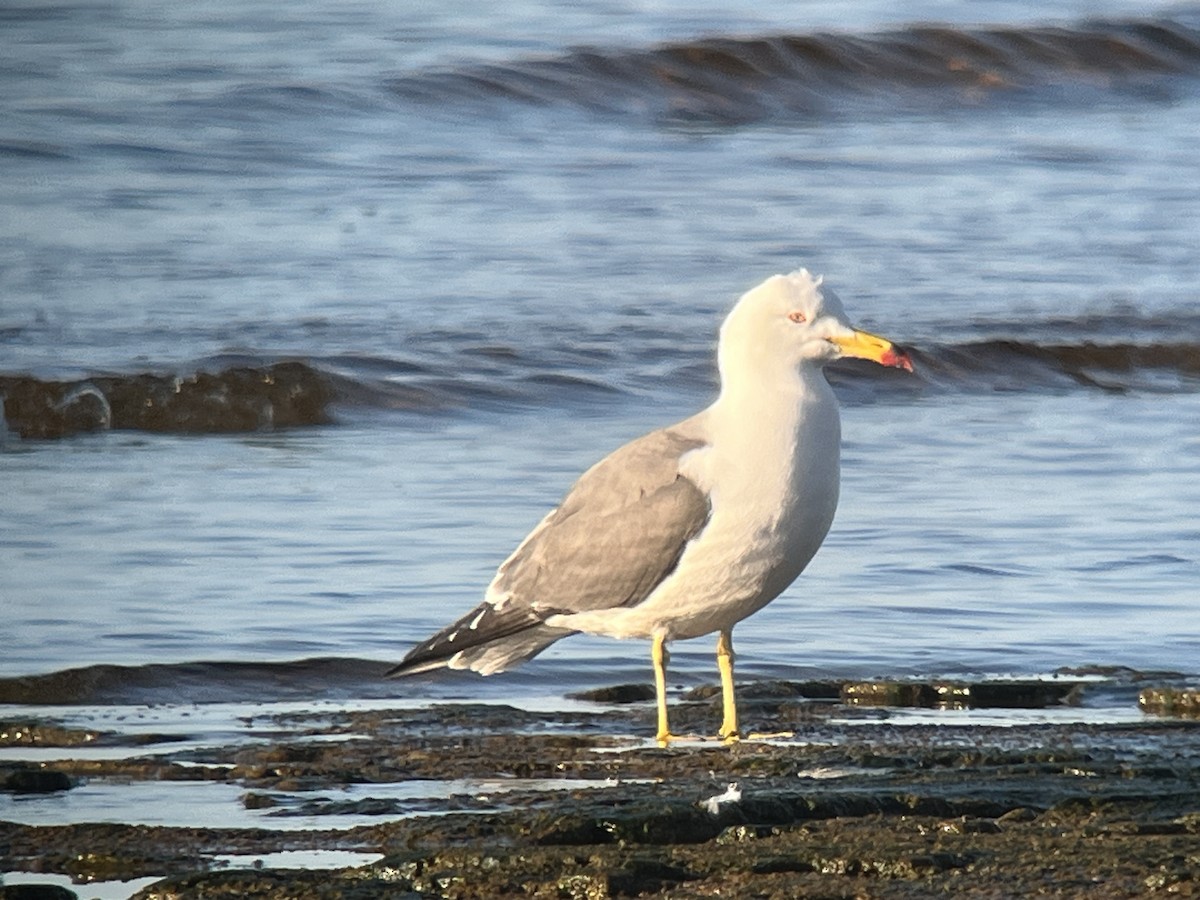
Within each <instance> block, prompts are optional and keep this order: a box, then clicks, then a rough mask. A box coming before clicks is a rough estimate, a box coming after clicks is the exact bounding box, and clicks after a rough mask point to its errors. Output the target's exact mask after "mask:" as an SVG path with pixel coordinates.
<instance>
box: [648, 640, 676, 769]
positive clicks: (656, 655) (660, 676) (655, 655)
mask: <svg viewBox="0 0 1200 900" xmlns="http://www.w3.org/2000/svg"><path fill="white" fill-rule="evenodd" d="M650 658H651V659H652V660H654V690H655V693H656V695H657V697H658V735H657V737H656V740H657V741H658V743H659V745H660V746H663V747H665V746H667V742H668V741H670V740H671V738H672V734H671V729H670V728H668V727H667V662H668V660H670V658H671V654H670V653H668V652H667V642H666V639H665V638H664V637H662V635H656V636H655V638H654V643H653V644H652V645H651V647H650Z"/></svg>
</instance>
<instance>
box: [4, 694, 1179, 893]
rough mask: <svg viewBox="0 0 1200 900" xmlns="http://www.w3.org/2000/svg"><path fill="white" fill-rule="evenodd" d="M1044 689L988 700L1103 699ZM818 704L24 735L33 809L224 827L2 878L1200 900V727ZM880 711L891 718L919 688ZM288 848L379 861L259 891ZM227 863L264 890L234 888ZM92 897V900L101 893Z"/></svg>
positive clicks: (396, 715)
mask: <svg viewBox="0 0 1200 900" xmlns="http://www.w3.org/2000/svg"><path fill="white" fill-rule="evenodd" d="M1037 684H1038V683H1034V682H1023V683H1017V682H1014V683H1012V686H1011V688H1010V689H1008V690H1007V691H1001V692H1000V694H1003V696H997V689H996V688H995V686H993V687H992V688H991V690H992V694H993V696H992V698H991V699H992V701H997V700H999V701H1002V702H1001V704H1000V705H1001V707H1003V703H1005V702H1007V703H1015V702H1017V701H1018V700H1020V701H1021V702H1022V704H1023V705H1022V708H1023V709H1029V708H1041V707H1039V706H1037V705H1036V704H1041V705H1043V706H1045V708H1047V709H1051V710H1052V709H1054V708H1056V706H1055V705H1056V704H1060V703H1062V702H1063V701H1067V702H1078V698H1079V693H1080V692H1081V691H1082V692H1083V693H1084V694H1086V692H1087V691H1088V690H1090V689H1092V686H1089V685H1086V684H1085V685H1083V686H1082V687H1080V686H1079V684H1080V683H1065V682H1064V683H1062V684H1055V683H1050V684H1051V688H1052V690H1051V692H1050V693H1049V694H1045V695H1044V696H1040V699H1039V696H1032V695H1031V694H1030V691H1032V690H1034V687H1035V686H1036V685H1037ZM1045 684H1046V683H1045V682H1042V683H1041V687H1039V688H1038V689H1037V690H1040V691H1042V692H1043V693H1044V692H1045V690H1046V688H1045ZM827 687H828V686H826V688H827ZM822 689H823V688H822V687H821V686H820V685H814V684H799V683H791V682H758V683H749V684H744V685H740V686H739V696H740V697H741V699H742V706H743V712H744V720H745V722H746V724H747V725H748V726H749V727H750V728H751V729H753V730H755V731H761V732H792V736H790V737H780V738H777V739H767V740H743V741H741V742H739V743H736V744H732V745H724V744H722V743H720V742H718V741H716V740H696V741H683V742H680V743H678V744H672V745H671V747H669V748H666V749H662V748H659V747H657V746H655V745H654V744H653V742H652V741H650V740H648V739H646V738H644V737H632V736H631V735H648V734H650V733H651V732H652V730H653V715H654V711H653V706H652V704H647V703H646V702H645V701H644V700H642V699H641V697H642V692H643V691H644V688H642V687H641V686H619V687H615V688H608V689H602V690H600V691H594V692H588V694H587V695H586V696H583V697H581V698H579V699H580V700H581V701H586V704H585V703H580V704H579V706H580V708H578V709H571V710H559V711H553V710H551V711H529V710H521V709H517V708H515V707H508V706H504V705H500V704H492V703H489V704H479V703H443V704H433V705H430V706H427V707H423V708H420V709H372V710H365V711H355V710H345V711H339V712H328V711H312V712H287V713H272V714H267V715H265V716H264V717H263V721H262V722H261V723H259V724H260V725H261V726H262V728H263V730H262V731H261V732H259V733H258V734H257V736H256V738H255V739H254V740H252V741H234V742H231V743H228V744H219V743H216V742H213V743H211V744H210V745H207V746H199V747H198V746H196V745H195V744H194V743H189V742H188V741H186V740H182V739H181V736H180V735H178V734H174V735H157V736H156V735H149V736H147V735H144V734H143V735H141V736H140V737H139V738H138V739H139V740H140V741H141V743H142V746H140V747H139V746H134V745H132V744H130V743H126V744H125V745H124V746H123V747H122V745H121V741H122V740H125V741H129V740H131V739H132V736H130V735H126V736H124V737H122V736H121V735H113V734H111V733H105V732H98V731H88V730H86V729H74V728H67V727H63V726H61V725H59V724H57V723H55V722H54V721H53V720H50V719H42V720H39V721H27V722H24V723H22V724H19V725H18V726H17V727H19V728H22V729H24V731H23V732H18V731H15V730H14V723H12V722H8V723H5V725H6V727H5V728H3V729H0V731H4V733H5V737H6V745H7V746H9V747H13V746H16V745H17V743H19V741H20V740H22V739H23V740H24V741H25V744H21V746H29V747H31V748H32V747H39V748H41V749H40V750H39V754H38V755H42V756H45V755H47V751H49V750H52V749H53V748H59V749H61V754H54V753H49V755H53V756H55V758H54V759H53V760H52V761H51V760H48V759H47V760H45V761H42V762H38V763H18V762H11V761H10V762H6V763H0V782H4V783H5V784H6V785H7V786H8V791H9V792H10V793H12V792H13V791H14V790H21V791H23V794H22V796H23V797H24V798H25V800H24V801H23V802H26V803H37V802H39V799H38V797H37V794H36V792H37V791H39V790H40V791H44V792H46V793H47V794H55V795H57V796H65V797H70V795H71V794H72V793H73V792H76V791H87V790H88V789H89V788H90V787H94V786H96V785H104V786H110V787H111V788H112V790H113V792H114V794H117V795H119V794H120V792H121V790H122V789H124V790H126V791H129V792H132V791H134V790H136V789H145V790H146V791H147V792H148V793H149V795H151V796H153V795H162V794H166V793H168V792H169V791H171V790H175V789H182V790H185V791H193V792H195V793H194V794H189V795H188V796H197V797H203V796H206V795H211V794H212V792H213V791H216V790H219V791H220V792H221V797H222V798H226V799H225V800H224V801H223V802H225V803H226V804H227V807H226V812H225V814H224V816H223V821H224V822H225V826H218V825H215V824H213V823H209V824H207V825H189V826H183V825H162V824H158V825H155V824H144V823H143V824H138V823H137V822H135V821H130V822H108V823H105V824H96V823H87V822H77V823H75V824H61V823H59V824H49V823H47V824H16V823H13V822H0V869H2V870H4V871H10V872H44V873H57V874H59V875H68V876H71V877H72V878H73V879H75V880H76V881H77V882H87V881H88V880H93V881H106V882H111V881H114V880H117V879H122V880H128V879H134V878H146V877H158V878H160V879H161V880H158V881H155V882H154V883H152V884H149V885H146V886H144V887H142V888H141V890H140V891H138V892H137V894H136V896H138V897H140V898H146V900H149V898H168V897H171V898H199V897H202V896H203V897H225V896H228V897H235V896H255V897H263V898H277V900H285V898H297V900H298V898H316V897H322V898H325V897H330V898H332V897H368V896H370V897H447V898H458V897H486V896H506V895H507V896H544V897H588V898H590V897H609V896H663V897H666V896H670V897H710V896H755V897H766V898H775V897H779V898H783V897H794V896H831V897H852V896H862V897H896V898H908V897H928V896H937V895H940V894H949V893H954V894H955V895H960V896H967V897H981V898H982V897H1004V896H1020V895H1029V894H1050V895H1054V896H1079V897H1101V898H1104V897H1130V896H1140V895H1143V894H1147V893H1154V892H1159V891H1161V892H1164V893H1165V895H1167V896H1183V897H1194V896H1200V721H1198V720H1196V719H1189V718H1182V717H1181V718H1162V717H1157V716H1152V715H1143V716H1142V717H1141V718H1140V719H1139V718H1131V719H1130V720H1128V721H1112V722H1107V723H1105V722H1099V723H1098V722H1094V721H1091V722H1089V721H1081V720H1079V719H1078V718H1077V719H1076V720H1075V721H1066V720H1063V721H1060V722H1033V721H1026V722H1024V723H1022V724H1010V725H997V724H979V723H972V722H970V721H968V720H961V721H959V722H956V723H949V722H943V723H940V724H925V723H920V722H917V721H914V720H912V719H905V717H904V715H903V713H902V710H899V709H898V708H897V707H896V706H895V705H882V706H880V705H857V706H855V705H847V703H846V702H845V693H846V692H845V691H840V692H839V694H838V697H839V699H833V698H831V697H825V698H823V699H812V698H811V697H810V696H806V695H808V694H812V693H814V692H816V691H820V690H822ZM864 692H865V693H866V694H869V695H871V696H873V697H874V698H875V700H876V701H880V700H881V701H882V702H884V703H887V704H895V703H897V702H899V701H900V700H902V699H903V696H904V695H905V693H906V692H907V695H908V696H909V698H910V699H914V698H915V699H917V700H919V699H920V698H921V696H922V693H923V689H914V688H912V687H911V686H909V687H906V688H905V689H904V690H903V691H901V692H900V693H899V694H898V693H897V691H896V690H893V689H890V688H886V687H877V688H876V689H874V690H867V689H865V688H860V689H859V693H864ZM826 693H828V691H827V690H826ZM978 693H979V692H978V690H977V691H976V694H978ZM1035 693H1036V691H1035ZM1177 693H1179V694H1180V696H1181V697H1182V696H1183V695H1187V696H1194V692H1186V691H1184V692H1177ZM712 694H713V691H712V689H711V688H700V689H694V690H692V691H690V692H688V693H687V694H685V695H684V698H683V699H681V700H679V701H676V702H673V704H672V713H673V716H674V719H673V724H674V723H675V722H677V723H678V724H677V727H678V728H679V729H680V730H681V731H687V732H693V731H698V730H700V729H705V728H708V727H710V726H714V727H715V723H716V722H717V721H718V720H719V709H718V706H719V698H717V697H714V696H712ZM1148 694H1149V691H1147V690H1143V691H1142V692H1141V695H1142V697H1143V698H1145V697H1146V696H1147V695H1148ZM1022 698H1023V699H1022ZM1177 699H1179V698H1177ZM601 701H607V702H601ZM614 701H619V702H614ZM588 704H590V705H589V708H586V709H585V708H583V706H584V705H588ZM1057 708H1061V707H1057ZM1178 708H1182V707H1178ZM1081 718H1082V719H1086V718H1087V717H1086V716H1084V717H1081ZM13 734H21V735H22V738H20V739H15V740H14V738H13V737H12V735H13ZM173 743H174V744H175V745H176V746H177V749H173V748H172V744H173ZM106 747H108V748H111V750H112V752H111V753H110V754H105V755H102V756H96V755H94V753H93V755H91V756H89V755H88V752H84V750H82V749H80V748H87V751H89V752H92V751H94V750H95V749H96V748H101V749H104V748H106ZM73 754H74V755H73ZM31 758H32V757H31ZM14 778H16V779H17V781H13V779H14ZM21 779H25V781H23V782H22V781H21ZM13 796H16V794H13ZM10 808H11V807H10ZM197 809H198V807H197ZM216 809H217V813H216V814H217V815H218V816H221V815H222V813H221V810H222V807H221V806H220V804H218V805H217V807H216ZM195 815H197V816H199V815H200V814H199V812H196V813H195ZM2 818H3V816H0V819H2ZM130 818H134V817H132V816H131V817H130ZM314 823H322V827H312V826H313V825H314ZM298 826H302V827H298ZM296 851H301V852H302V853H303V852H308V853H311V854H313V855H314V857H315V856H319V855H320V854H321V853H330V852H332V851H342V852H353V853H360V854H363V855H364V858H375V859H376V860H377V861H375V862H372V863H369V864H366V865H359V866H351V867H348V868H321V869H317V868H308V869H299V868H297V869H285V868H271V867H270V866H262V867H259V868H255V867H254V864H253V859H255V858H258V859H262V858H264V857H265V858H267V859H269V858H270V856H271V854H278V853H281V852H292V853H295V852H296ZM302 853H301V855H300V856H299V857H298V858H303V855H302ZM230 857H234V858H236V859H237V860H238V862H239V863H240V864H243V865H247V866H249V867H248V868H222V867H221V866H222V865H223V864H222V863H221V861H220V860H221V859H222V858H225V859H226V860H228V858H230ZM246 860H251V861H250V862H248V863H247V862H245V861H246ZM226 864H227V863H226ZM14 887H15V886H14ZM49 889H50V888H49V886H48V887H47V890H49ZM57 889H58V890H60V891H61V890H62V888H57ZM75 890H76V891H77V894H78V896H80V897H87V896H90V895H89V894H88V893H87V886H86V883H84V884H81V885H80V886H79V887H77V888H75ZM0 896H4V892H3V890H2V889H0ZM45 896H51V895H50V894H45ZM57 896H69V895H66V894H61V893H60V894H58V895H57Z"/></svg>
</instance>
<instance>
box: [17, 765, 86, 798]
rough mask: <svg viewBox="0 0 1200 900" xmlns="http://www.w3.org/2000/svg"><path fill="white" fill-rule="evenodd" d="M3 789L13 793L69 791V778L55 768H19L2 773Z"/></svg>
mask: <svg viewBox="0 0 1200 900" xmlns="http://www.w3.org/2000/svg"><path fill="white" fill-rule="evenodd" d="M2 777H3V782H2V783H3V785H4V790H6V791H11V792H12V793H14V794H52V793H54V792H55V791H69V790H70V789H71V787H72V783H71V779H70V777H69V776H68V775H67V774H66V773H65V772H60V771H58V770H57V769H33V768H25V767H22V768H19V769H14V770H12V771H9V772H7V773H2Z"/></svg>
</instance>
